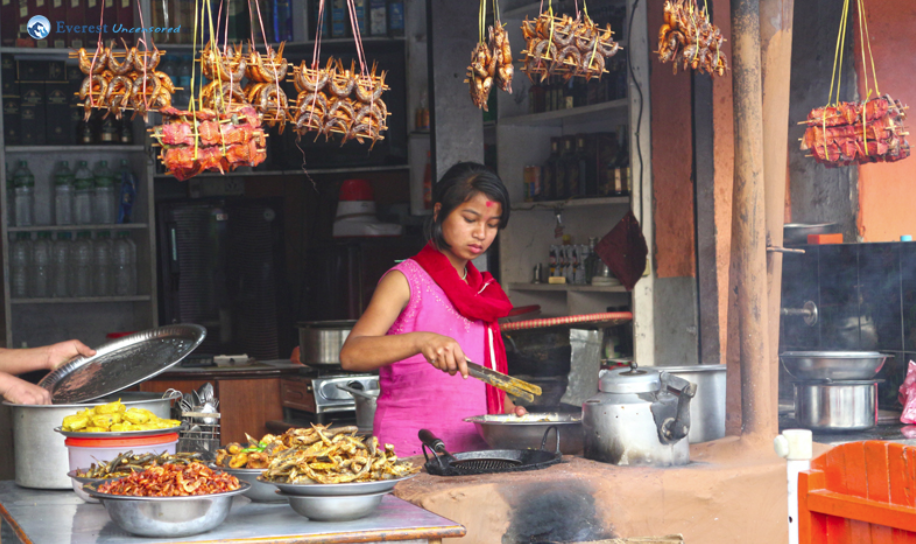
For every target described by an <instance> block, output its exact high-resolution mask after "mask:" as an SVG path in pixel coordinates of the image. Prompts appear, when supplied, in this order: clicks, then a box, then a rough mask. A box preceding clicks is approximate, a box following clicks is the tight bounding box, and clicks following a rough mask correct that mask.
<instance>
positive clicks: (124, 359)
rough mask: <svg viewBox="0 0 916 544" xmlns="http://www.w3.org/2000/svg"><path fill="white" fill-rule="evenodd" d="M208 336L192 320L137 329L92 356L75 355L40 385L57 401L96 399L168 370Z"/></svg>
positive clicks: (205, 331)
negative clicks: (190, 321)
mask: <svg viewBox="0 0 916 544" xmlns="http://www.w3.org/2000/svg"><path fill="white" fill-rule="evenodd" d="M206 336H207V330H206V329H205V328H203V327H201V326H200V325H194V324H189V323H185V324H178V325H167V326H165V327H159V328H158V329H150V330H148V331H142V332H138V333H134V334H131V335H129V336H125V337H122V338H118V339H117V340H114V341H112V342H108V343H107V344H104V345H102V346H100V347H98V348H96V354H95V355H93V356H92V357H77V358H76V359H73V360H72V361H70V362H69V363H67V364H65V365H63V366H61V367H60V368H58V369H57V370H55V371H54V372H51V373H50V374H48V375H47V376H45V377H44V378H43V379H42V380H41V381H40V382H38V385H39V386H41V387H44V388H45V389H47V390H48V391H50V392H51V402H52V403H54V404H68V403H78V402H86V401H90V400H94V399H97V398H100V397H104V396H107V395H110V394H112V393H116V392H118V391H120V390H122V389H126V388H128V387H131V386H133V385H137V384H138V383H140V382H143V381H146V380H148V379H150V378H152V377H153V376H156V375H157V374H160V373H162V372H165V371H166V370H168V369H169V368H171V367H173V366H175V365H177V364H178V363H180V362H181V360H182V359H184V358H185V357H187V356H188V354H190V353H191V352H192V351H194V350H195V349H196V348H197V346H199V345H200V343H201V342H203V341H204V338H205V337H206Z"/></svg>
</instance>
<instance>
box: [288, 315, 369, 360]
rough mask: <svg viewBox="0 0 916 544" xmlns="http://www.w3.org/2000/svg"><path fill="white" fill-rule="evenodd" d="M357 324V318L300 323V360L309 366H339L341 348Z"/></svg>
mask: <svg viewBox="0 0 916 544" xmlns="http://www.w3.org/2000/svg"><path fill="white" fill-rule="evenodd" d="M355 324H356V321H355V320H350V321H304V322H302V323H299V360H300V361H301V362H302V364H304V365H309V366H316V367H327V366H339V365H340V348H342V347H343V345H344V342H345V341H346V340H347V336H349V334H350V330H352V329H353V325H355Z"/></svg>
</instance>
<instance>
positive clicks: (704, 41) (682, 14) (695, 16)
mask: <svg viewBox="0 0 916 544" xmlns="http://www.w3.org/2000/svg"><path fill="white" fill-rule="evenodd" d="M724 42H725V38H724V37H723V36H722V32H721V31H720V30H719V27H717V26H716V25H714V24H712V23H711V22H709V13H708V12H707V10H706V9H700V8H699V6H697V3H696V0H668V1H666V2H665V22H664V24H662V26H661V28H660V29H659V30H658V51H656V53H658V60H660V61H662V62H673V63H674V73H675V74H676V73H677V67H678V64H680V65H681V67H682V69H683V70H685V71H686V70H687V69H688V68H693V69H694V70H699V71H700V72H707V73H709V74H718V75H720V76H724V75H725V71H726V70H728V61H727V60H726V58H725V53H724V52H722V44H723V43H724Z"/></svg>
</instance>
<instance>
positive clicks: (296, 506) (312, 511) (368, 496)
mask: <svg viewBox="0 0 916 544" xmlns="http://www.w3.org/2000/svg"><path fill="white" fill-rule="evenodd" d="M388 493H391V490H388V491H379V492H376V493H365V494H361V495H342V496H337V497H335V496H328V495H324V496H306V495H293V494H289V493H283V492H282V491H277V495H279V496H282V497H283V498H284V499H286V500H288V501H289V505H290V506H291V507H292V508H293V510H295V511H296V513H297V514H299V515H301V516H305V517H307V518H309V519H310V520H312V521H348V520H352V519H359V518H364V517H366V516H368V515H370V514H372V513H373V512H375V510H376V509H377V508H378V506H379V504H381V503H382V497H384V496H385V495H387V494H388Z"/></svg>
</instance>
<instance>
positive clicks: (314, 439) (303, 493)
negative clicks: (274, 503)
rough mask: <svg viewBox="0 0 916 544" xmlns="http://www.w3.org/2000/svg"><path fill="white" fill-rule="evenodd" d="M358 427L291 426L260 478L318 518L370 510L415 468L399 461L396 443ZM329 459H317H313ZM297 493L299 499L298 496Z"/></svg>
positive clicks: (332, 518)
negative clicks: (282, 446)
mask: <svg viewBox="0 0 916 544" xmlns="http://www.w3.org/2000/svg"><path fill="white" fill-rule="evenodd" d="M357 431H358V429H357V428H356V427H337V428H333V429H331V428H328V427H324V426H322V425H315V426H313V427H312V428H309V429H290V430H289V431H287V432H286V433H284V435H283V436H282V437H280V440H281V441H282V442H283V443H284V444H285V445H286V446H287V447H286V449H285V450H282V451H280V452H278V453H277V454H276V455H275V456H274V457H273V459H271V461H270V464H269V465H268V466H267V469H266V470H265V471H264V473H263V474H262V475H261V476H260V477H259V478H258V480H259V481H260V482H262V483H265V484H269V485H272V486H275V487H276V488H279V492H278V493H277V494H278V495H280V496H283V497H285V498H286V499H288V500H289V502H290V506H291V507H292V508H293V509H294V510H295V511H296V512H297V513H299V514H301V515H303V516H306V517H308V518H310V519H314V520H319V521H344V520H350V519H357V518H361V517H365V516H368V515H369V514H371V513H372V512H373V511H375V509H376V508H377V507H378V505H379V504H380V503H381V501H382V496H384V495H385V494H387V493H391V491H392V490H393V489H394V487H395V486H396V485H397V484H398V483H399V482H402V481H404V480H406V479H408V478H411V477H413V476H415V475H416V474H417V473H418V472H419V470H420V469H419V467H416V466H414V465H412V464H411V463H406V462H404V461H399V460H398V458H397V455H395V452H394V448H393V447H391V446H390V445H384V446H382V445H380V444H379V443H378V439H377V438H376V437H374V436H372V437H368V438H367V437H362V436H357V434H356V433H357ZM319 458H320V459H330V460H331V461H330V462H320V461H319V462H316V459H319ZM300 499H301V500H300Z"/></svg>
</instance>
